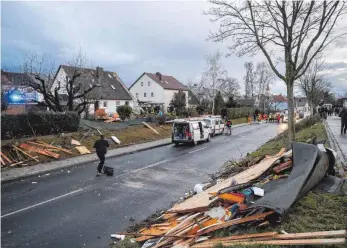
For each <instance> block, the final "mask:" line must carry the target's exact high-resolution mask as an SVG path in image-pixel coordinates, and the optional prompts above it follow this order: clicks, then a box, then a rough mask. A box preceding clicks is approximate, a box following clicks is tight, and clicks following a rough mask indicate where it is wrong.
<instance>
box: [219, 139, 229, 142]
mask: <svg viewBox="0 0 347 248" xmlns="http://www.w3.org/2000/svg"><path fill="white" fill-rule="evenodd" d="M228 140H230V139H225V140H222V141H221V142H219V143H224V142H225V141H228Z"/></svg>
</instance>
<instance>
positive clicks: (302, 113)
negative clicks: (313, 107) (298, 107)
mask: <svg viewBox="0 0 347 248" xmlns="http://www.w3.org/2000/svg"><path fill="white" fill-rule="evenodd" d="M304 117H305V115H304V112H303V111H300V112H299V118H300V119H303V118H304Z"/></svg>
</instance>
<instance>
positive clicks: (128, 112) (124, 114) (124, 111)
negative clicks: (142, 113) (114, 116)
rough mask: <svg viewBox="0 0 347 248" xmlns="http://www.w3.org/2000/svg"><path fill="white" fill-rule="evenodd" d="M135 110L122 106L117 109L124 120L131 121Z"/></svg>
mask: <svg viewBox="0 0 347 248" xmlns="http://www.w3.org/2000/svg"><path fill="white" fill-rule="evenodd" d="M132 112H133V109H132V108H131V107H130V106H128V105H122V106H119V107H118V108H117V113H118V114H119V117H120V118H121V119H122V120H125V119H129V118H130V115H131V113H132Z"/></svg>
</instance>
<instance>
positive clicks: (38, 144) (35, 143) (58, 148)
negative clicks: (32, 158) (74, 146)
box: [27, 141, 72, 154]
mask: <svg viewBox="0 0 347 248" xmlns="http://www.w3.org/2000/svg"><path fill="white" fill-rule="evenodd" d="M27 143H28V144H31V145H37V146H42V147H45V148H52V149H55V150H59V151H62V152H66V153H68V154H72V152H71V151H69V150H67V149H64V148H60V147H57V146H51V145H49V144H46V143H43V142H41V143H38V142H32V141H27Z"/></svg>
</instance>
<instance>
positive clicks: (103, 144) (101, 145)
mask: <svg viewBox="0 0 347 248" xmlns="http://www.w3.org/2000/svg"><path fill="white" fill-rule="evenodd" d="M107 147H109V145H108V141H107V140H104V136H103V135H100V139H99V140H97V141H95V143H94V147H93V148H94V149H95V151H96V155H98V158H99V159H100V163H99V165H98V168H97V173H98V174H97V175H98V176H100V175H101V170H102V167H104V163H105V155H106V153H107Z"/></svg>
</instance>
